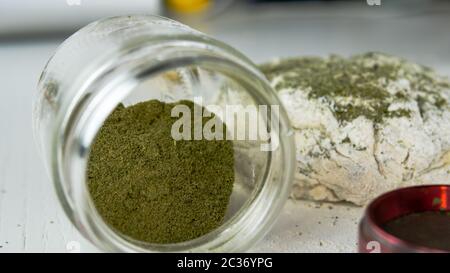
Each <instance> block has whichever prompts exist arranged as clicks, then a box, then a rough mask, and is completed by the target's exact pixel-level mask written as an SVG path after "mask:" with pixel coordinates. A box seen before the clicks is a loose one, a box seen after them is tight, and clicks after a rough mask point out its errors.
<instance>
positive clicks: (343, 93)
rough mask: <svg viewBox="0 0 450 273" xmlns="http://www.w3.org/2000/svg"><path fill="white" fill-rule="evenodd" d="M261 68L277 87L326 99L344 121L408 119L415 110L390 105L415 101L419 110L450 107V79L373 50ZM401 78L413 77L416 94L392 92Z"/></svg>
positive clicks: (409, 80) (273, 64)
mask: <svg viewBox="0 0 450 273" xmlns="http://www.w3.org/2000/svg"><path fill="white" fill-rule="evenodd" d="M260 68H261V70H262V71H263V72H264V74H265V75H266V77H267V78H268V79H269V80H274V79H277V84H276V85H275V86H274V87H275V89H276V90H282V89H291V88H293V89H297V88H301V89H302V90H305V92H307V93H308V98H309V99H311V100H316V99H322V100H324V101H326V102H327V104H329V105H330V107H331V108H333V109H334V111H333V112H334V114H335V116H336V118H337V120H339V121H341V122H345V121H352V120H354V119H356V118H358V117H359V116H365V117H366V118H368V119H370V120H372V121H373V122H374V123H376V124H378V123H381V122H383V120H384V119H385V118H390V117H405V116H406V117H409V116H410V114H411V112H410V110H408V109H397V110H393V111H390V110H389V107H390V106H391V105H393V104H395V103H398V102H404V101H407V100H411V99H412V100H416V101H417V103H418V106H419V109H420V110H422V109H423V108H424V107H426V106H427V105H428V104H430V105H434V106H436V107H438V108H442V107H447V101H446V99H445V97H444V96H443V95H442V90H444V89H448V88H450V81H449V80H448V79H446V78H443V77H441V76H439V75H438V74H437V73H436V72H434V71H433V70H432V69H430V68H428V67H425V66H421V65H417V64H415V63H412V62H408V61H406V60H404V59H401V58H396V57H394V56H390V55H387V54H382V53H374V52H369V53H365V54H360V55H355V56H352V57H350V58H343V57H340V56H337V55H332V56H330V57H329V58H319V57H301V58H289V59H284V60H281V61H280V62H275V63H269V64H264V65H261V66H260ZM399 79H405V80H408V82H409V83H410V85H411V86H410V89H411V90H413V91H414V92H408V90H395V92H388V90H389V89H390V84H392V83H395V82H397V81H398V80H399ZM361 102H363V103H361Z"/></svg>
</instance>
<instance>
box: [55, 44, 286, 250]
mask: <svg viewBox="0 0 450 273" xmlns="http://www.w3.org/2000/svg"><path fill="white" fill-rule="evenodd" d="M184 43H185V42H184ZM168 48H171V47H168ZM183 48H184V47H183ZM183 48H179V47H178V48H177V49H176V52H177V56H178V57H174V56H173V55H172V56H170V58H167V59H165V60H164V58H162V60H161V56H164V54H161V52H158V56H159V60H158V61H155V56H152V55H148V54H144V55H143V56H140V57H139V58H134V59H131V60H130V59H128V60H127V61H126V62H123V63H121V66H119V67H115V68H114V69H110V70H109V71H108V74H105V75H102V76H101V77H100V78H99V79H98V80H97V81H95V82H94V83H93V84H92V85H91V86H90V88H91V89H90V91H89V92H87V93H85V95H84V97H83V98H82V99H80V100H79V101H78V103H77V105H75V106H74V108H73V111H72V112H71V115H70V116H71V117H70V118H67V119H66V123H65V126H66V130H64V131H65V132H67V134H66V135H65V136H64V138H63V139H64V143H62V145H61V147H63V150H62V157H63V160H62V162H64V163H63V164H62V165H61V166H60V167H61V168H60V175H61V176H62V177H61V179H63V180H67V181H70V182H69V184H70V185H71V187H70V194H71V199H72V201H73V203H72V206H74V207H75V208H72V210H74V211H76V213H77V215H75V216H74V217H75V218H76V219H77V221H79V224H80V225H82V226H83V227H84V232H85V234H86V235H87V236H88V237H89V238H90V239H91V240H92V241H94V242H95V243H96V244H97V245H100V246H102V247H103V248H105V249H109V250H113V251H186V250H194V251H195V250H197V251H213V250H216V251H230V250H239V249H245V248H246V247H247V245H248V244H250V243H251V242H253V240H254V239H252V238H257V237H258V236H256V235H257V234H259V233H261V232H265V227H266V226H267V225H268V224H269V223H270V220H271V219H272V218H273V217H274V216H275V214H274V212H275V211H277V210H278V209H279V208H280V205H281V204H280V202H277V201H276V199H277V198H280V196H281V198H285V197H286V195H287V192H288V190H289V183H286V182H283V183H284V184H283V185H280V183H282V182H281V181H290V177H286V176H289V175H290V173H292V170H288V172H286V171H284V170H283V171H282V168H281V167H282V166H281V165H280V163H281V161H282V160H283V159H284V160H290V158H289V157H291V156H292V154H291V153H288V152H287V151H288V150H290V151H292V149H291V147H289V145H292V140H291V139H290V135H289V132H288V128H289V125H288V122H287V118H286V116H285V113H284V112H281V113H280V112H278V113H274V112H275V111H272V112H270V113H271V115H269V116H267V115H261V113H262V112H261V111H260V110H259V109H258V107H250V109H256V113H257V115H256V118H257V119H258V121H261V122H260V123H261V124H263V125H264V126H265V129H266V131H270V130H271V131H272V132H273V135H271V138H270V139H266V142H267V141H268V142H269V143H274V141H273V139H274V137H275V138H276V139H277V142H276V143H277V145H279V147H277V149H276V150H275V151H270V150H261V146H260V145H261V141H260V140H251V141H248V140H247V141H246V140H245V139H244V140H233V147H234V151H235V153H236V158H237V159H236V161H235V164H234V167H235V175H236V181H235V184H234V187H233V192H232V194H231V197H230V203H229V204H230V205H229V206H228V209H227V212H226V216H225V220H224V222H223V224H222V225H221V226H220V227H219V228H217V229H215V230H213V231H211V232H209V233H207V234H206V235H203V236H201V237H199V238H196V239H193V240H190V241H186V242H180V243H175V244H149V243H143V242H141V241H136V240H133V239H130V238H129V237H127V236H122V235H121V234H119V233H117V232H115V231H113V229H111V228H110V227H109V226H108V225H107V224H106V223H105V222H104V221H103V220H102V217H101V216H100V215H99V213H98V211H97V210H96V208H95V205H94V202H93V200H92V198H91V195H90V194H89V190H88V188H87V186H86V181H87V179H86V169H87V164H88V159H89V153H90V151H91V145H92V143H93V141H94V139H95V137H96V135H97V133H98V131H99V129H100V127H101V126H102V124H103V122H104V121H105V119H106V118H107V117H108V115H110V113H111V112H112V111H113V110H114V109H115V108H116V107H117V105H118V104H119V103H123V104H124V105H125V106H130V105H135V104H136V103H138V102H142V101H148V100H152V99H153V100H155V99H156V100H158V101H164V102H175V101H179V100H183V99H190V100H194V99H198V98H201V99H202V101H203V103H204V105H206V108H208V105H215V106H217V105H219V106H228V105H231V104H233V105H234V104H236V105H241V106H244V107H247V106H261V105H263V106H264V105H265V106H267V105H268V104H269V103H268V102H269V101H275V102H277V100H276V98H275V99H274V98H273V97H271V95H272V94H271V92H270V87H268V85H267V84H266V83H265V81H264V80H263V79H261V78H259V77H260V75H259V72H257V71H256V70H254V69H253V68H252V67H250V66H247V67H246V66H240V65H239V63H234V62H230V61H229V60H228V59H226V58H221V57H220V56H214V54H199V51H198V50H186V51H184V52H183V50H182V49H183ZM191 48H192V47H191ZM171 49H172V50H169V51H171V52H173V48H171ZM143 52H144V53H147V52H146V50H143ZM133 54H134V55H135V56H138V54H136V50H133ZM169 55H170V54H169ZM180 55H182V56H180ZM166 56H168V55H166ZM128 57H129V56H128ZM92 87H93V88H92ZM261 94H262V95H261ZM210 109H211V107H210ZM210 109H208V110H210ZM216 110H217V108H216ZM211 112H214V113H215V114H217V115H219V114H218V113H217V111H214V109H211ZM275 120H276V122H277V125H280V126H274V125H273V123H274V121H275ZM227 126H228V125H227ZM236 126H240V125H239V123H237V124H233V126H232V127H236ZM281 138H282V139H281ZM266 144H267V143H266ZM287 149H288V150H287ZM288 158H289V159H288ZM277 166H278V167H279V168H280V169H278V170H277V169H276V167H277ZM290 168H291V167H290ZM80 174H83V175H80ZM249 237H250V239H249ZM236 242H239V244H238V245H235V244H236ZM242 242H245V243H242Z"/></svg>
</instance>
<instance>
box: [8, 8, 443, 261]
mask: <svg viewBox="0 0 450 273" xmlns="http://www.w3.org/2000/svg"><path fill="white" fill-rule="evenodd" d="M378 4H380V5H378ZM135 13H150V14H159V15H162V16H167V17H170V18H173V19H175V20H178V21H181V22H183V23H185V24H188V25H190V26H191V27H193V28H196V29H198V30H200V31H202V32H205V33H207V34H209V35H211V36H213V37H215V38H217V39H219V40H222V41H224V42H225V43H228V44H229V45H231V46H233V47H235V48H237V49H238V50H240V51H241V52H243V53H244V54H246V55H247V56H248V57H249V58H250V59H252V60H253V61H254V62H256V63H261V62H265V61H269V60H271V59H274V58H277V57H288V56H299V55H319V56H326V55H329V54H333V53H337V54H341V55H344V56H348V55H351V54H355V53H361V52H367V51H381V52H386V53H390V54H395V55H399V56H401V57H405V58H408V59H410V60H413V61H416V62H419V63H422V64H425V65H428V66H431V67H433V68H435V69H437V70H438V71H441V72H442V73H444V74H447V75H450V27H449V26H450V1H448V0H353V1H350V0H348V1H331V0H329V1H312V0H310V1H267V0H266V1H257V0H252V1H232V0H220V1H219V0H216V1H213V0H210V1H208V0H191V1H190V0H184V1H182V0H166V1H158V0H127V1H121V0H39V1H36V0H21V1H17V0H0V252H2V251H33V252H34V251H39V252H40V251H52V252H53V251H56V252H63V251H70V250H71V247H72V246H75V248H76V246H77V244H76V243H75V244H71V243H72V242H81V247H82V249H83V250H84V251H94V249H93V248H91V247H90V246H89V244H88V243H87V242H86V241H85V240H84V239H83V238H81V236H80V235H79V234H78V232H77V231H76V230H75V229H74V227H73V226H72V225H71V223H69V221H68V220H67V218H66V217H65V215H64V214H63V212H62V210H61V208H60V205H59V203H58V201H57V200H56V197H55V194H54V190H53V185H52V184H51V182H50V180H49V178H48V176H47V175H46V173H45V170H44V168H43V164H42V163H41V161H40V158H39V157H38V155H37V152H36V149H35V145H34V141H33V137H32V130H31V103H32V98H33V96H34V93H35V89H36V83H37V80H38V78H39V74H40V72H41V71H42V69H43V67H44V65H45V63H46V62H47V60H48V59H49V58H50V56H51V55H52V53H53V52H54V51H55V49H56V47H57V46H58V45H59V44H60V43H61V42H62V41H63V40H64V39H65V38H67V37H68V36H70V35H71V34H72V33H73V32H75V31H76V30H77V29H79V28H81V27H82V26H84V25H85V24H87V23H89V22H91V21H94V20H97V19H99V18H103V17H108V16H114V15H127V14H135ZM287 206H288V209H287V210H286V211H285V213H284V216H283V217H282V218H281V220H280V221H279V223H278V224H277V226H276V227H275V229H274V230H273V232H272V233H271V234H270V235H269V236H268V237H267V238H266V239H265V240H264V241H263V242H262V244H260V245H259V246H256V248H255V249H254V251H314V252H323V251H353V250H355V249H356V248H355V238H356V224H357V221H358V219H359V216H360V215H359V214H360V211H359V210H357V211H354V212H351V213H350V212H348V213H350V214H351V215H352V217H350V218H348V219H347V220H345V219H344V220H341V221H340V223H339V224H338V226H337V228H335V229H333V230H330V229H325V228H326V225H322V226H319V227H318V226H317V225H314V224H315V222H313V221H314V219H322V220H320V221H326V220H323V219H328V218H330V219H331V217H332V216H333V215H331V213H332V212H333V211H331V210H330V211H329V210H325V211H318V210H317V211H316V210H315V208H311V207H308V206H303V207H301V206H300V205H293V204H288V205H287ZM335 211H336V210H334V212H335ZM334 212H333V213H334ZM296 216H299V217H296ZM303 216H305V217H306V216H307V217H309V218H308V219H310V220H309V221H304V218H302V217H303ZM311 219H312V220H311ZM330 221H331V220H330ZM330 225H331V224H330ZM300 233H302V234H303V235H302V239H301V240H298V239H296V240H293V237H294V235H295V236H297V235H298V234H300ZM321 236H322V237H321ZM324 236H325V237H324ZM295 238H297V237H295ZM319 241H320V244H319Z"/></svg>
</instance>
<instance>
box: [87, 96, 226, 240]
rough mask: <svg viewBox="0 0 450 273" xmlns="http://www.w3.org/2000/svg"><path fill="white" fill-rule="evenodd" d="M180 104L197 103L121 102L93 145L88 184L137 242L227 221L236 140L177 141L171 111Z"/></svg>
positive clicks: (102, 208) (181, 235) (103, 211)
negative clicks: (122, 103) (172, 132)
mask: <svg viewBox="0 0 450 273" xmlns="http://www.w3.org/2000/svg"><path fill="white" fill-rule="evenodd" d="M177 104H183V105H187V106H188V107H189V108H190V109H191V113H194V112H193V109H194V103H193V102H191V101H180V102H178V103H176V104H175V103H174V104H166V103H162V102H160V101H157V100H151V101H147V102H142V103H139V104H136V105H133V106H130V107H126V108H125V107H124V106H123V105H119V106H118V107H117V108H116V109H115V110H114V112H113V113H112V114H111V115H110V116H109V117H108V119H107V120H106V121H105V123H104V125H103V126H102V128H101V129H100V131H99V133H98V135H97V137H96V139H95V141H94V143H93V145H92V149H91V153H90V158H89V163H88V188H89V191H90V193H91V196H92V199H93V201H94V204H95V206H96V208H97V211H98V212H99V213H100V215H101V216H102V217H103V219H104V220H105V221H106V222H107V223H108V224H109V225H110V226H112V227H113V228H114V229H116V230H117V231H119V232H121V233H122V234H124V235H127V236H129V237H131V238H133V239H136V240H140V241H145V242H150V243H161V244H167V243H176V242H182V241H187V240H191V239H194V238H197V237H199V236H202V235H204V234H206V233H208V232H210V231H211V230H213V229H215V228H217V227H218V226H219V225H220V224H221V223H222V221H223V220H224V216H225V212H226V210H227V206H228V202H229V199H230V195H231V192H232V188H233V183H234V152H233V143H232V142H231V141H229V140H192V141H187V140H186V141H185V140H181V141H174V139H173V138H172V136H171V128H172V124H173V123H174V122H175V121H176V120H177V119H178V118H174V117H171V109H172V108H173V107H174V106H175V105H177ZM192 116H193V115H192ZM211 118H214V116H213V117H209V118H203V124H205V122H206V121H207V120H209V119H211ZM192 119H193V117H192ZM223 126H224V128H225V125H223ZM191 127H194V126H191ZM192 130H193V129H192ZM224 130H226V129H224Z"/></svg>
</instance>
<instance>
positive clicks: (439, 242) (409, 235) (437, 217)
mask: <svg viewBox="0 0 450 273" xmlns="http://www.w3.org/2000/svg"><path fill="white" fill-rule="evenodd" d="M384 229H385V230H386V231H387V232H389V233H390V234H392V235H394V236H396V237H398V238H400V239H402V240H404V241H407V242H410V243H414V244H416V245H419V246H424V247H428V248H434V249H439V250H445V251H450V211H448V212H445V211H427V212H420V213H413V214H409V215H406V216H402V217H399V218H397V219H394V220H392V221H390V222H388V223H387V224H386V225H385V226H384Z"/></svg>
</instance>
